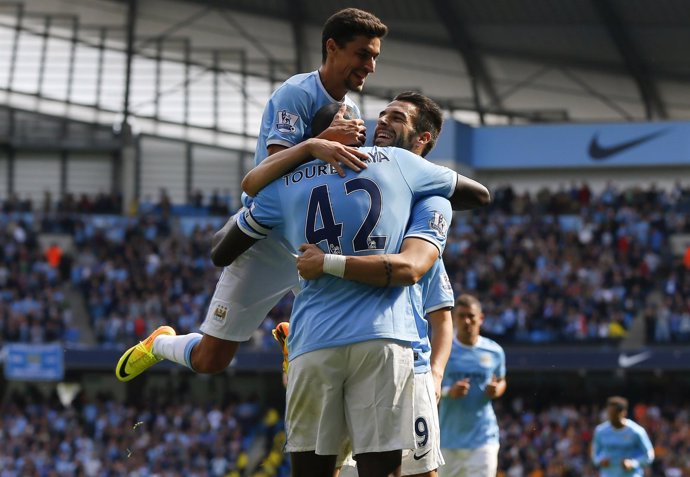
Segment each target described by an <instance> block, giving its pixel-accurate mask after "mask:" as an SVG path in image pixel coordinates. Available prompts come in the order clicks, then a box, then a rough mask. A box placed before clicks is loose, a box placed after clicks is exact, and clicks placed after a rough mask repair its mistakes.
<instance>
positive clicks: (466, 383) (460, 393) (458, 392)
mask: <svg viewBox="0 0 690 477" xmlns="http://www.w3.org/2000/svg"><path fill="white" fill-rule="evenodd" d="M469 392H470V378H465V379H461V380H460V381H455V384H453V386H451V388H450V391H448V395H449V396H450V397H452V398H453V399H457V398H463V397H465V396H467V393H469Z"/></svg>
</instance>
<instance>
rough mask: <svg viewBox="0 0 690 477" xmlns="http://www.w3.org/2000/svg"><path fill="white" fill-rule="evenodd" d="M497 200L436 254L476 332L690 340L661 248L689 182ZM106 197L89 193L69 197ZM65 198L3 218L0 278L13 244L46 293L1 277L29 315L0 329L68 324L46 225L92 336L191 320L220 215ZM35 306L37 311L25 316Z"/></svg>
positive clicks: (53, 333) (460, 224) (681, 297)
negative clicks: (62, 248)
mask: <svg viewBox="0 0 690 477" xmlns="http://www.w3.org/2000/svg"><path fill="white" fill-rule="evenodd" d="M495 196H496V200H495V203H494V205H493V206H492V207H491V208H490V209H488V210H487V211H485V212H482V213H480V214H475V215H473V216H459V217H458V218H456V220H455V222H454V226H453V229H452V231H451V235H450V240H449V244H448V247H447V249H446V253H445V255H444V259H445V262H446V268H447V269H448V273H449V276H450V277H451V281H452V282H453V284H454V288H455V290H456V293H457V292H460V291H470V292H474V293H477V294H478V295H479V296H481V297H482V300H483V302H484V303H485V305H484V307H485V314H486V319H485V323H484V327H483V330H484V333H485V334H486V335H487V336H490V337H493V338H496V339H497V340H499V341H500V342H503V343H511V342H516V343H553V342H576V343H581V342H592V343H594V342H607V341H616V340H620V339H622V338H624V337H625V336H626V334H627V332H628V330H629V329H630V327H631V324H632V322H633V321H634V320H635V319H638V318H639V319H641V320H644V322H645V330H646V338H647V342H649V343H654V342H657V343H670V342H681V343H682V342H688V341H690V311H689V305H688V303H687V296H689V294H688V289H689V287H690V271H689V269H688V267H687V266H686V265H684V264H683V262H682V257H677V256H674V255H673V254H672V253H671V252H670V247H669V244H668V239H669V236H670V235H672V234H676V233H688V232H690V221H688V220H687V219H686V218H685V214H686V211H687V210H688V207H689V204H690V189H687V188H683V187H681V186H680V185H679V186H678V187H676V188H675V189H674V190H671V191H664V190H657V189H655V188H653V187H652V188H650V189H648V190H644V189H623V190H617V189H616V187H615V186H614V185H613V184H611V185H610V186H609V187H607V188H606V189H604V190H603V191H602V192H601V193H599V194H596V193H593V192H591V191H590V190H589V188H588V187H587V186H586V185H582V186H578V187H572V188H570V189H562V190H559V191H550V190H548V189H543V190H541V191H538V192H537V193H536V194H533V195H532V194H528V193H526V194H521V195H520V196H518V197H516V196H515V194H514V192H512V190H511V189H510V188H501V189H498V190H497V191H495ZM163 197H164V196H163ZM107 202H108V201H107V200H104V198H102V197H101V198H99V197H98V196H97V197H94V198H89V197H87V196H84V197H82V198H81V199H80V203H84V204H98V203H107ZM73 203H74V201H73V200H71V199H68V198H66V199H64V200H62V201H60V202H59V203H58V206H57V211H56V213H53V214H48V215H43V216H42V217H41V219H40V225H36V226H34V225H31V224H26V223H18V222H11V225H9V224H10V222H9V219H8V217H9V216H7V215H6V216H5V217H6V219H5V220H7V223H8V228H7V229H6V231H5V233H4V234H2V240H3V243H4V244H5V246H4V249H5V252H4V253H5V254H6V255H7V256H8V258H9V259H10V260H11V262H10V264H11V263H14V266H10V267H9V268H7V266H5V268H4V269H7V271H6V272H4V274H8V273H12V270H14V273H15V275H16V273H17V271H18V263H19V255H18V254H17V253H16V252H15V247H24V248H26V250H27V253H28V254H29V257H30V265H29V267H28V268H29V269H31V270H33V271H34V273H35V274H36V277H38V278H36V279H37V280H38V279H40V280H43V281H46V282H48V283H49V284H51V285H53V286H54V287H55V290H54V291H51V290H49V289H48V290H46V289H44V288H43V287H39V286H38V285H36V284H35V285H33V292H34V293H36V292H37V290H39V289H40V290H42V291H41V292H40V293H41V296H45V299H43V300H36V297H35V296H34V297H33V298H34V300H33V301H32V299H31V297H28V298H27V297H25V299H24V300H23V301H21V302H19V301H17V300H15V299H14V298H13V297H15V296H23V295H21V294H25V293H26V292H27V290H26V289H25V285H21V283H20V282H21V281H18V280H17V279H16V276H15V277H14V279H10V278H9V277H8V278H7V279H6V280H10V282H11V283H13V284H14V288H10V289H8V290H6V291H5V295H4V296H5V299H4V302H5V308H7V306H8V305H7V303H9V302H10V301H13V302H15V304H14V305H13V306H12V308H13V310H10V309H9V308H7V309H6V311H5V312H4V316H5V318H4V319H5V321H7V320H8V318H7V317H8V316H9V314H10V311H14V312H17V311H18V310H20V309H21V311H22V312H23V315H22V316H29V321H27V324H26V325H24V326H23V328H22V329H23V330H24V331H22V333H21V334H17V333H18V332H17V331H10V329H14V325H13V326H10V325H9V324H8V325H6V326H5V327H4V328H3V329H4V330H5V331H4V333H5V336H6V337H7V338H6V339H7V340H8V341H34V342H35V341H50V340H55V339H60V338H61V337H63V336H64V329H69V311H65V310H60V311H59V312H58V310H59V309H60V306H61V303H62V302H61V300H62V295H61V294H60V292H59V290H60V289H61V287H63V286H66V284H67V286H68V283H67V282H66V281H65V280H64V277H63V276H61V274H60V273H58V271H56V269H55V268H53V267H52V266H50V264H48V263H47V261H46V259H45V258H44V257H42V256H41V255H40V254H41V251H40V250H39V248H38V246H37V243H36V240H35V236H36V234H37V233H39V232H57V231H61V232H66V233H69V234H70V235H71V237H72V239H73V240H74V244H75V253H74V257H72V258H71V259H70V261H71V262H72V263H71V265H68V266H69V268H70V271H69V275H70V277H71V280H72V283H73V284H74V285H75V286H76V287H79V289H80V290H81V291H82V293H83V295H84V299H85V301H86V303H87V308H88V310H89V314H90V319H91V325H92V327H93V332H94V333H95V335H96V337H97V339H98V341H99V342H100V343H102V344H105V345H113V346H123V345H125V344H127V343H131V342H132V341H136V340H138V339H142V338H143V337H145V336H147V335H148V333H149V332H150V331H151V330H153V329H155V328H156V327H157V326H159V325H160V324H162V323H165V322H168V323H172V324H173V326H174V327H175V328H176V329H177V331H178V332H180V333H187V332H189V331H193V330H196V329H198V326H199V324H200V323H201V321H202V320H203V317H204V315H205V313H206V308H207V305H208V302H209V300H210V296H211V294H212V293H213V289H214V286H215V283H216V280H217V277H218V270H217V269H216V268H215V267H213V265H212V264H211V263H210V260H209V258H208V250H209V247H210V237H211V235H212V233H213V232H214V231H215V228H217V226H218V224H220V223H221V222H222V220H223V218H222V217H217V220H215V221H214V222H206V223H204V222H195V221H194V219H193V218H191V219H190V222H188V223H186V224H185V223H183V219H184V218H183V217H180V216H179V215H177V214H176V213H175V211H173V210H172V209H170V208H169V207H167V206H166V205H165V204H166V202H165V200H163V201H162V202H159V203H158V204H153V205H151V206H150V207H149V208H148V210H150V212H149V213H147V214H144V215H140V216H138V217H136V218H125V217H122V216H114V215H102V214H101V213H98V214H97V212H100V210H101V209H97V208H89V209H87V210H88V211H89V212H93V214H83V213H82V209H81V207H80V206H78V205H67V204H73ZM12 207H14V206H7V205H6V208H8V209H10V208H12ZM103 207H105V206H103ZM212 207H213V206H212V205H205V206H203V205H201V204H196V205H194V209H195V210H203V211H204V212H205V213H204V214H196V215H197V216H208V215H211V214H212V212H215V210H212V209H211V208H212ZM106 209H107V207H106ZM185 211H188V210H187V209H184V208H181V209H179V212H182V213H184V212H185ZM76 212H79V213H76ZM37 217H38V216H37ZM214 227H215V228H214ZM25 236H26V237H27V238H25ZM23 242H27V243H26V244H25V245H23ZM4 269H3V270H4ZM65 270H66V268H65V267H63V275H64V273H67V272H66V271H65ZM33 282H35V280H34V281H29V283H33ZM20 285H21V286H22V287H24V288H21V289H20V288H17V287H19V286H20ZM12 290H14V291H12ZM27 300H28V301H27ZM34 301H36V303H34ZM38 302H41V303H42V305H41V309H43V310H44V312H43V313H44V315H45V316H46V318H45V319H42V320H38V319H37V318H36V317H35V315H36V310H37V306H38V305H37V303H38ZM32 303H34V304H33V305H32ZM49 304H53V305H55V306H52V307H51V306H49ZM32 306H33V308H32ZM290 306H291V297H286V298H285V299H284V300H283V301H282V302H281V303H280V304H279V305H278V307H276V309H274V310H273V312H272V313H271V315H270V316H269V318H268V319H267V320H266V322H265V323H264V325H263V326H262V328H260V329H259V330H257V332H256V334H255V337H254V339H253V343H252V345H253V346H255V347H259V348H262V347H265V348H268V349H270V348H272V346H273V344H272V342H271V341H272V340H271V339H270V330H271V329H272V327H273V326H274V325H275V323H276V322H279V321H282V320H285V319H286V318H287V317H289V313H290ZM29 309H33V312H32V313H29ZM55 316H62V321H60V320H58V321H57V322H56V321H55ZM16 320H18V318H16V317H15V320H14V321H16ZM170 320H172V321H170ZM8 323H9V321H8ZM41 323H43V324H41ZM55 323H61V324H60V325H59V327H58V328H56V326H57V325H56V324H55ZM32 327H33V329H34V331H33V333H32V336H30V333H29V331H28V330H29V329H31V328H32ZM43 327H45V330H43V331H40V332H39V329H41V330H42V329H43ZM44 335H45V336H44ZM74 335H75V332H74V330H73V331H71V332H70V336H72V337H73V336H74ZM70 339H72V338H70Z"/></svg>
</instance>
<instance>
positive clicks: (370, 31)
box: [321, 8, 388, 61]
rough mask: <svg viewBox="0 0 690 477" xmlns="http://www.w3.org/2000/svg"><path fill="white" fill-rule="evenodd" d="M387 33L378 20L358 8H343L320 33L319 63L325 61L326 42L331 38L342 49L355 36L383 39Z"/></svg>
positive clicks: (384, 26) (385, 27) (332, 16)
mask: <svg viewBox="0 0 690 477" xmlns="http://www.w3.org/2000/svg"><path fill="white" fill-rule="evenodd" d="M387 33H388V27H387V26H386V25H384V23H383V22H382V21H381V20H379V18H378V17H377V16H376V15H374V14H372V13H369V12H365V11H364V10H360V9H359V8H345V9H343V10H340V11H339V12H336V13H334V14H333V15H331V17H330V18H329V19H328V20H326V23H325V24H324V26H323V31H322V32H321V61H326V56H327V55H326V42H327V41H328V39H329V38H333V40H335V42H336V44H337V45H338V46H339V47H340V48H342V47H344V46H345V44H346V43H349V42H351V41H352V40H353V39H354V38H355V37H356V36H359V35H364V36H366V37H367V38H383V37H384V36H386V34H387Z"/></svg>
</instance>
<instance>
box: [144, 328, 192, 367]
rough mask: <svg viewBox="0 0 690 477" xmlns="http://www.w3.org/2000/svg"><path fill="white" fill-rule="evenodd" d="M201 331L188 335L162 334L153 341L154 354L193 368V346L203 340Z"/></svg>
mask: <svg viewBox="0 0 690 477" xmlns="http://www.w3.org/2000/svg"><path fill="white" fill-rule="evenodd" d="M201 337H202V335H201V334H199V333H189V334H188V335H179V336H167V335H161V336H159V337H157V338H156V339H155V340H154V341H153V350H152V351H153V354H154V355H156V357H158V358H165V359H167V360H170V361H173V362H175V363H177V364H181V365H182V366H187V367H188V368H189V369H191V370H192V371H194V368H192V361H191V357H192V348H194V346H195V345H196V344H197V343H198V342H199V341H201Z"/></svg>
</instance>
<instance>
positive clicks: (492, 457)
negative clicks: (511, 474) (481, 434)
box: [465, 444, 499, 477]
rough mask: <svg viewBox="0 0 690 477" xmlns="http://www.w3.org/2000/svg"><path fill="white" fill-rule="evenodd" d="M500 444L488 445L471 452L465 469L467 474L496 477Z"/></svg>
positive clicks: (478, 476) (479, 476) (477, 476)
mask: <svg viewBox="0 0 690 477" xmlns="http://www.w3.org/2000/svg"><path fill="white" fill-rule="evenodd" d="M498 448H499V445H498V444H486V445H483V446H482V447H478V448H476V449H472V450H470V451H469V457H468V458H467V462H466V464H465V467H466V468H467V474H466V475H468V476H469V475H471V476H473V477H474V476H476V477H496V470H497V468H498Z"/></svg>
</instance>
